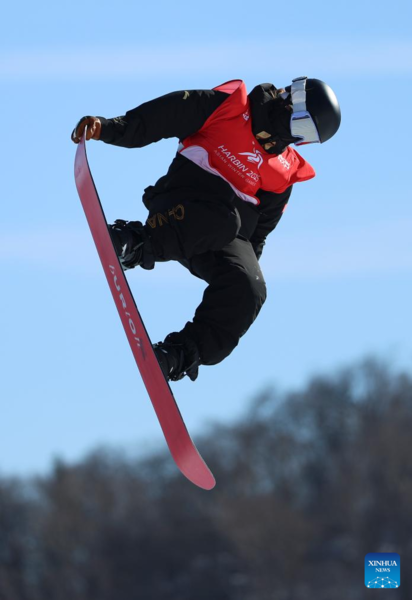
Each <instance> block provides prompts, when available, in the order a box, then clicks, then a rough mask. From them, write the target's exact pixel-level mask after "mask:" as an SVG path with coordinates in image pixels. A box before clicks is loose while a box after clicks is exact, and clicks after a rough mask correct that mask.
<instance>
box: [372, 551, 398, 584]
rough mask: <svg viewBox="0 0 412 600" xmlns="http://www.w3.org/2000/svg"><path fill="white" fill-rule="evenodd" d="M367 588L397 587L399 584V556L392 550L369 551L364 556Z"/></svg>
mask: <svg viewBox="0 0 412 600" xmlns="http://www.w3.org/2000/svg"><path fill="white" fill-rule="evenodd" d="M365 585H366V587H367V588H371V589H373V588H375V589H382V588H398V587H399V586H400V585H401V558H400V556H399V554H395V553H394V552H371V553H370V554H367V555H366V556H365Z"/></svg>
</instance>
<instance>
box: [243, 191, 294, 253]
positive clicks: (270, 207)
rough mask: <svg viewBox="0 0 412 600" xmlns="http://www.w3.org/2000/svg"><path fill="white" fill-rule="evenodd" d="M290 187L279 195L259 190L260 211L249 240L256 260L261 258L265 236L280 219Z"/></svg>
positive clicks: (289, 193) (288, 196)
mask: <svg viewBox="0 0 412 600" xmlns="http://www.w3.org/2000/svg"><path fill="white" fill-rule="evenodd" d="M292 187H293V186H290V187H288V188H287V189H286V190H285V191H284V192H282V193H281V194H275V193H274V192H266V191H264V190H260V191H259V192H258V193H257V196H258V198H259V200H260V207H259V208H260V209H261V214H260V216H259V220H258V223H257V225H256V228H255V231H254V232H253V235H252V236H251V238H250V243H251V244H252V246H253V250H254V251H255V254H256V257H257V259H258V260H259V259H260V257H261V256H262V252H263V247H264V245H265V243H266V238H267V236H268V235H269V233H271V232H272V231H273V230H274V229H275V227H276V225H277V224H278V223H279V221H280V219H281V217H282V214H283V212H284V210H285V208H286V205H287V203H288V201H289V198H290V195H291V193H292Z"/></svg>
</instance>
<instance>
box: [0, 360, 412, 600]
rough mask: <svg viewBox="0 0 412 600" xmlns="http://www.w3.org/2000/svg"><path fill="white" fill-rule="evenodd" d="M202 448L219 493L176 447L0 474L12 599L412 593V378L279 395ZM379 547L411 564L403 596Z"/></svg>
mask: <svg viewBox="0 0 412 600" xmlns="http://www.w3.org/2000/svg"><path fill="white" fill-rule="evenodd" d="M197 442H198V446H199V447H200V448H201V450H202V453H203V454H204V455H205V458H206V460H207V461H208V463H209V464H210V465H211V467H212V468H213V471H214V473H215V475H216V478H217V481H218V485H217V488H216V489H215V490H214V491H212V492H203V491H201V490H198V489H196V488H195V487H194V486H192V485H191V484H190V483H188V482H187V481H186V480H185V479H184V478H183V477H182V476H181V475H180V474H179V473H178V472H177V471H176V468H175V466H174V464H173V463H172V461H171V459H170V457H169V455H168V454H167V453H164V454H161V455H156V456H152V457H150V458H149V459H146V460H144V461H141V460H132V459H130V458H127V457H126V456H124V455H122V454H121V453H120V452H115V451H113V450H100V451H98V452H96V453H94V454H92V455H90V456H88V457H87V458H86V459H85V460H83V461H82V462H81V463H79V464H76V465H68V464H64V463H62V462H59V463H56V464H55V465H54V468H53V470H52V472H51V473H50V474H49V475H47V476H45V477H41V478H38V479H36V480H30V481H21V480H10V479H3V480H0V600H312V599H316V600H358V599H359V600H360V599H364V598H370V597H373V596H374V595H379V598H380V600H386V599H387V598H389V597H390V598H391V599H392V598H395V597H396V598H397V599H398V600H399V599H402V600H407V599H410V598H412V575H411V571H412V443H411V442H412V378H411V376H410V375H408V374H405V373H400V372H394V371H392V370H391V369H389V368H386V367H385V366H384V365H382V364H380V363H378V362H376V361H373V360H369V361H365V362H363V363H362V364H359V365H355V366H354V367H352V368H350V369H347V370H345V371H341V372H339V373H338V374H335V375H333V376H330V377H315V378H313V379H312V380H311V381H310V382H309V383H308V385H307V386H306V388H305V389H303V390H301V391H299V392H294V393H289V394H280V393H278V392H276V391H275V390H267V391H266V392H263V393H261V394H260V396H259V397H258V398H256V399H255V401H254V402H253V404H252V405H251V407H250V410H249V412H248V413H247V414H246V415H245V416H244V418H243V419H242V420H241V421H239V422H237V423H236V424H235V425H233V426H231V427H222V426H216V427H214V428H213V430H211V431H210V433H209V434H208V435H206V436H205V437H204V438H203V439H202V440H197ZM369 552H396V553H398V554H400V556H401V565H402V569H401V587H400V589H398V590H379V591H377V590H368V589H366V588H365V585H364V558H365V555H366V554H367V553H369Z"/></svg>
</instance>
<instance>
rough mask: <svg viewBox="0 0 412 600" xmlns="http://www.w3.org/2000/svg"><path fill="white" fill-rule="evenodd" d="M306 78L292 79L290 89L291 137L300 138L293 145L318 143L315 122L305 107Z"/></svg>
mask: <svg viewBox="0 0 412 600" xmlns="http://www.w3.org/2000/svg"><path fill="white" fill-rule="evenodd" d="M306 80H307V77H297V78H296V79H293V80H292V86H291V91H290V95H291V98H292V108H293V112H292V116H291V117H290V131H291V134H292V135H293V137H297V138H300V139H299V141H298V142H294V143H295V146H302V145H303V144H315V143H320V137H319V132H318V130H317V129H316V125H315V122H314V120H313V119H312V116H311V114H310V113H309V111H308V110H307V109H306Z"/></svg>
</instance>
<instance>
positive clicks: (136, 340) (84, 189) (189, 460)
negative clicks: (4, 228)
mask: <svg viewBox="0 0 412 600" xmlns="http://www.w3.org/2000/svg"><path fill="white" fill-rule="evenodd" d="M74 175H75V180H76V187H77V191H78V193H79V196H80V200H81V202H82V205H83V209H84V212H85V214H86V218H87V221H88V223H89V227H90V230H91V233H92V236H93V239H94V243H95V244H96V248H97V252H98V254H99V257H100V260H101V263H102V266H103V270H104V272H105V274H106V278H107V282H108V284H109V287H110V290H111V292H112V295H113V299H114V302H115V304H116V306H117V310H118V312H119V315H120V319H121V321H122V323H123V327H124V330H125V332H126V336H127V339H128V340H129V343H130V347H131V349H132V352H133V356H134V357H135V360H136V363H137V366H138V367H139V370H140V374H141V376H142V379H143V382H144V384H145V386H146V389H147V391H148V393H149V396H150V399H151V401H152V404H153V407H154V409H155V411H156V414H157V418H158V419H159V423H160V425H161V427H162V430H163V434H164V436H165V439H166V442H167V444H168V446H169V450H170V453H171V455H172V456H173V459H174V461H175V463H176V465H177V466H178V467H179V469H180V470H181V472H182V473H183V475H185V476H186V477H187V478H188V479H189V480H190V481H191V482H192V483H194V484H195V485H197V486H199V487H201V488H203V489H205V490H211V489H212V488H213V487H214V486H215V484H216V482H215V479H214V477H213V475H212V473H211V472H210V470H209V468H208V467H207V465H206V463H205V462H204V460H203V459H202V457H201V456H200V454H199V452H198V450H197V448H196V446H195V445H194V443H193V441H192V440H191V438H190V435H189V433H188V431H187V428H186V426H185V424H184V421H183V419H182V416H181V414H180V411H179V408H178V406H177V404H176V401H175V399H174V396H173V393H172V390H171V389H170V387H169V384H168V383H167V381H166V379H165V378H164V376H163V373H162V370H161V368H160V366H159V363H158V362H157V359H156V356H155V353H154V352H153V348H152V344H151V342H150V339H149V336H148V334H147V332H146V329H145V326H144V324H143V321H142V319H141V317H140V314H139V311H138V310H137V307H136V304H135V301H134V298H133V296H132V293H131V291H130V288H129V286H128V283H127V280H126V277H125V275H124V273H123V269H122V267H121V265H120V263H119V260H118V258H117V256H116V253H115V250H114V247H113V244H112V241H111V238H110V234H109V231H108V229H107V223H106V219H105V216H104V212H103V208H102V205H101V203H100V200H99V196H98V193H97V190H96V187H95V185H94V181H93V177H92V174H91V172H90V168H89V164H88V162H87V156H86V143H85V134H84V135H83V138H82V140H81V142H80V143H79V145H78V147H77V152H76V159H75V165H74Z"/></svg>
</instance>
